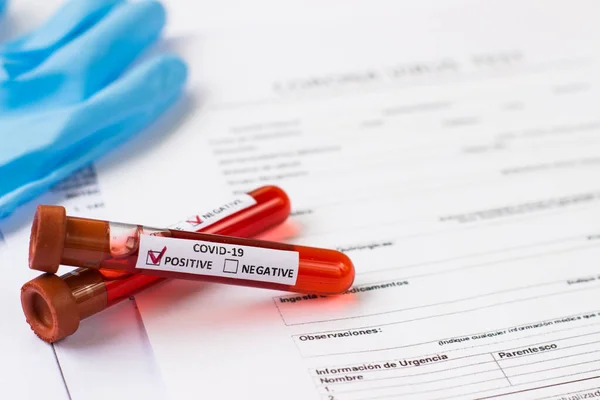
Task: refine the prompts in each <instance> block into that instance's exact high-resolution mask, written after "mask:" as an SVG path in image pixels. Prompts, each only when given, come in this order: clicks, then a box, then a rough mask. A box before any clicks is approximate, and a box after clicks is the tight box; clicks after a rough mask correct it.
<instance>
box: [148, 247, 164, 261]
mask: <svg viewBox="0 0 600 400" xmlns="http://www.w3.org/2000/svg"><path fill="white" fill-rule="evenodd" d="M166 251H167V246H165V247H163V249H162V250H161V251H160V253H158V255H157V256H155V255H154V253H155V252H154V251H152V250H150V251H149V252H148V255H149V256H150V260H151V261H152V264H158V263H160V259H161V258H162V256H164V255H165V252H166Z"/></svg>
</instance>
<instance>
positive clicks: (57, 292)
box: [21, 274, 79, 343]
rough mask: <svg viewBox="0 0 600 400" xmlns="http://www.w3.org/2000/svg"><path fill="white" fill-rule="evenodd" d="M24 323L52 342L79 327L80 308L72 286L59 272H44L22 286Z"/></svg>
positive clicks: (41, 337) (70, 333)
mask: <svg viewBox="0 0 600 400" xmlns="http://www.w3.org/2000/svg"><path fill="white" fill-rule="evenodd" d="M21 306H22V307H23V312H24V313H25V318H26V319H27V323H28V324H29V326H31V329H32V330H33V331H34V332H35V334H36V335H38V336H39V338H40V339H42V340H44V341H46V342H48V343H54V342H56V341H58V340H60V339H63V338H65V337H67V336H69V335H72V334H73V333H74V332H75V331H76V330H77V328H79V311H78V309H77V302H76V301H75V297H73V293H72V292H71V288H70V287H69V286H68V285H67V284H66V283H65V282H64V281H63V280H62V279H60V278H59V277H58V276H56V275H52V274H43V275H40V276H38V277H37V278H35V279H32V280H30V281H29V282H27V283H26V284H25V285H23V287H22V288H21Z"/></svg>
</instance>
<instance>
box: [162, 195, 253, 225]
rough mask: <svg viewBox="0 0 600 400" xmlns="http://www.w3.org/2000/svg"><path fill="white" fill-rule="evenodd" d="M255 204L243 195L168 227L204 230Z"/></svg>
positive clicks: (248, 196)
mask: <svg viewBox="0 0 600 400" xmlns="http://www.w3.org/2000/svg"><path fill="white" fill-rule="evenodd" d="M255 204H256V200H255V199H254V197H252V196H250V195H247V194H244V195H240V196H238V197H236V198H235V199H231V200H229V201H227V202H225V203H222V204H219V205H218V206H216V207H213V208H211V209H210V211H207V212H204V213H202V214H196V215H190V216H189V217H188V218H186V219H184V220H183V221H180V222H178V223H176V224H174V225H171V226H169V228H170V229H177V230H179V231H190V232H195V231H198V230H200V229H204V228H206V227H207V226H209V225H212V224H214V223H215V222H217V221H219V220H221V219H223V218H225V217H228V216H230V215H233V214H235V213H236V212H238V211H241V210H244V209H246V208H248V207H251V206H253V205H255Z"/></svg>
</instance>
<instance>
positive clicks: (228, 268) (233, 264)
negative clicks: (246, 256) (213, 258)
mask: <svg viewBox="0 0 600 400" xmlns="http://www.w3.org/2000/svg"><path fill="white" fill-rule="evenodd" d="M239 264H240V262H239V261H238V260H232V259H229V258H226V259H225V264H224V265H223V272H227V273H228V274H237V271H238V266H239Z"/></svg>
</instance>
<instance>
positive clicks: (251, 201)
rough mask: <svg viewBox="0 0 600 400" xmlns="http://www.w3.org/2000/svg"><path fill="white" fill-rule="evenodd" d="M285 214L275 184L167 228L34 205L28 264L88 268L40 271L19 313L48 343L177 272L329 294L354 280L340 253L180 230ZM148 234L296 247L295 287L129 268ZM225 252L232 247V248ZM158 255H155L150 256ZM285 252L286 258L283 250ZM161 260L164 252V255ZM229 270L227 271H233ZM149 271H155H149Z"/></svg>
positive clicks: (253, 226)
mask: <svg viewBox="0 0 600 400" xmlns="http://www.w3.org/2000/svg"><path fill="white" fill-rule="evenodd" d="M289 211H290V204H289V200H288V198H287V195H286V194H285V192H283V191H282V190H281V189H279V188H277V187H274V186H268V187H263V188H260V189H257V190H255V191H253V192H251V193H249V196H247V197H246V198H238V199H236V200H235V201H232V202H230V203H227V204H225V205H223V206H220V207H218V208H216V209H215V210H213V211H212V212H209V213H207V214H204V215H202V216H200V215H196V216H192V217H190V218H188V219H186V220H185V221H182V223H180V224H177V225H176V226H175V227H172V229H153V228H145V227H143V226H139V225H126V224H114V223H109V222H106V221H97V220H88V219H82V218H72V217H66V215H65V212H64V209H62V208H60V207H52V206H41V207H40V209H38V213H37V214H36V218H35V220H34V225H33V227H32V238H31V244H30V267H32V268H34V269H42V270H46V271H49V272H55V271H56V268H57V267H58V264H61V263H62V264H66V265H74V266H85V267H88V268H89V269H88V268H79V269H77V270H75V271H73V272H71V273H69V274H66V275H63V276H62V277H60V278H59V277H57V276H55V275H51V274H44V275H42V276H40V277H38V278H36V279H33V280H32V281H30V282H28V283H27V284H25V285H24V286H23V289H22V296H21V298H22V304H23V310H24V311H25V314H26V316H27V320H28V322H29V323H30V325H31V326H32V329H33V330H34V331H35V332H36V334H38V336H40V337H41V338H42V339H44V340H46V341H49V342H54V341H56V340H60V339H61V338H64V337H66V336H68V335H70V334H72V333H73V332H75V331H76V330H77V328H78V326H79V321H80V320H81V319H84V318H86V317H88V316H90V315H93V314H95V313H97V312H99V311H101V310H103V309H104V308H106V307H109V306H111V305H113V304H115V303H117V302H119V301H120V300H122V299H125V298H128V297H129V296H131V295H133V294H135V293H137V292H138V291H139V290H141V289H144V288H147V287H149V286H151V285H153V284H155V283H158V282H160V281H162V280H163V279H164V278H162V277H184V278H186V279H199V280H205V281H212V282H220V283H230V284H238V285H244V286H257V287H264V288H271V289H280V290H289V291H297V292H309V293H326V294H332V293H340V292H343V291H345V290H346V289H347V288H348V287H350V285H351V284H352V282H353V279H354V267H353V266H352V263H351V262H350V260H349V259H348V258H347V257H346V256H345V255H343V254H342V253H339V252H336V251H332V250H324V249H315V248H309V247H304V246H291V245H283V244H278V243H272V242H264V241H244V240H242V239H235V238H229V237H223V236H216V235H206V234H205V235H201V236H198V234H194V233H190V232H182V231H180V230H179V229H193V228H198V230H200V231H201V232H203V233H208V234H227V235H234V236H254V235H257V234H258V233H260V232H262V231H264V230H266V229H268V228H271V227H273V226H275V225H277V224H279V223H281V222H283V221H284V220H285V219H286V218H287V216H288V214H289ZM190 225H192V226H190ZM148 234H150V235H152V236H158V237H159V238H160V237H162V238H165V237H166V238H172V239H179V241H181V240H184V241H187V240H192V241H194V240H195V241H198V240H201V241H202V242H194V243H196V244H198V243H203V244H206V243H212V244H213V245H216V246H218V245H219V244H220V243H224V244H227V245H229V246H230V245H231V244H233V245H234V246H235V247H234V248H233V251H234V252H235V251H238V252H239V251H240V250H242V251H243V250H244V249H246V246H250V247H259V248H263V249H265V250H263V252H264V251H267V252H268V251H273V250H275V251H277V250H282V251H284V252H288V253H289V252H292V253H294V252H295V253H298V255H297V257H298V269H297V270H296V271H295V272H296V274H297V280H296V282H295V284H294V285H289V284H282V283H274V282H264V281H256V280H247V279H243V280H242V279H235V278H229V277H223V276H210V275H195V274H190V273H187V272H172V271H171V272H169V271H157V270H148V269H139V268H136V263H137V258H138V250H139V249H138V248H139V244H140V238H141V237H143V236H148ZM240 240H241V242H240ZM188 243H189V242H188ZM229 249H230V251H231V250H232V248H231V247H230V248H229ZM250 250H251V251H252V249H250ZM159 255H160V252H159V253H157V254H156V255H155V258H158V257H159ZM230 255H231V253H230ZM263 255H264V253H263ZM148 256H149V254H146V257H148ZM237 256H239V254H237ZM267 256H268V254H267ZM286 256H288V258H289V256H290V254H286ZM162 257H165V254H163V256H162ZM235 258H238V261H239V258H240V257H236V254H233V255H232V256H231V257H230V259H231V260H233V261H235ZM150 262H152V257H151V258H150ZM196 264H197V263H196ZM196 266H197V265H196ZM257 267H262V270H261V271H262V273H263V274H264V273H265V267H264V266H261V265H258V266H256V265H255V266H254V272H255V273H256V272H257ZM238 268H239V266H238ZM274 268H278V267H274ZM279 269H280V270H281V271H278V272H279V273H280V274H281V272H282V271H283V272H289V270H288V269H285V270H284V269H283V268H279ZM229 271H230V272H232V271H233V269H230V270H229ZM248 271H249V269H248ZM135 272H143V273H144V274H139V273H135ZM150 273H152V274H155V275H148V274H150ZM221 275H223V274H221ZM263 277H264V276H263ZM283 279H285V277H284V278H283Z"/></svg>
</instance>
